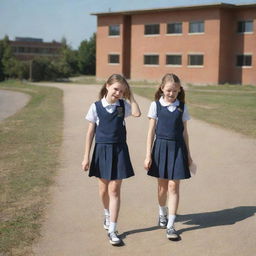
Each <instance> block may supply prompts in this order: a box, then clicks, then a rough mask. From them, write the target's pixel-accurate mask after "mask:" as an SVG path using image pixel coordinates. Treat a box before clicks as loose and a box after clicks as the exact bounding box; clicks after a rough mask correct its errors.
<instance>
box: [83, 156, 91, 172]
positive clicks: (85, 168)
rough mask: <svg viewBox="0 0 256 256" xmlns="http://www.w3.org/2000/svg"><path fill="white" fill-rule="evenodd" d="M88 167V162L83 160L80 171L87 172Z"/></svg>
mask: <svg viewBox="0 0 256 256" xmlns="http://www.w3.org/2000/svg"><path fill="white" fill-rule="evenodd" d="M89 165H90V162H89V160H88V159H84V160H83V162H82V170H83V171H85V172H86V171H88V169H89Z"/></svg>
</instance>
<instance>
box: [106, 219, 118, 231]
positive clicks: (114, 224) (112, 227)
mask: <svg viewBox="0 0 256 256" xmlns="http://www.w3.org/2000/svg"><path fill="white" fill-rule="evenodd" d="M116 226H117V223H116V222H111V221H110V224H109V228H108V233H112V232H115V231H116Z"/></svg>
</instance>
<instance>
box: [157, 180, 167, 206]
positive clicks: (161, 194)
mask: <svg viewBox="0 0 256 256" xmlns="http://www.w3.org/2000/svg"><path fill="white" fill-rule="evenodd" d="M168 181H169V180H166V179H158V203H159V206H162V207H163V206H165V205H166V200H167V192H168Z"/></svg>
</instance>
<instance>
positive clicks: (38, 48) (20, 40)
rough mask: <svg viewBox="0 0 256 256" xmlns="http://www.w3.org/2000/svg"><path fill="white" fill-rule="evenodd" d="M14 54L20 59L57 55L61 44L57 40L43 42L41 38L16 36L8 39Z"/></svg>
mask: <svg viewBox="0 0 256 256" xmlns="http://www.w3.org/2000/svg"><path fill="white" fill-rule="evenodd" d="M9 42H10V45H11V47H12V51H13V54H14V56H15V57H16V58H17V59H19V60H22V61H26V60H32V59H34V58H36V57H53V58H55V57H58V56H59V49H60V48H61V46H62V44H61V43H58V42H55V41H53V42H43V39H41V38H31V37H16V38H15V41H11V40H10V41H9Z"/></svg>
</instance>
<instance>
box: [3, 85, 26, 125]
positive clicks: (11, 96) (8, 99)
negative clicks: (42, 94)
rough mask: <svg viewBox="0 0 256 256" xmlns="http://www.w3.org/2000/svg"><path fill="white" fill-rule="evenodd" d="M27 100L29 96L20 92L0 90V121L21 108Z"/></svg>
mask: <svg viewBox="0 0 256 256" xmlns="http://www.w3.org/2000/svg"><path fill="white" fill-rule="evenodd" d="M29 99H30V96H29V95H27V94H25V93H22V92H14V91H8V90H0V121H2V120H4V119H5V118H7V117H9V116H11V115H13V114H15V113H16V112H17V111H19V110H20V109H21V108H23V107H24V106H25V105H26V104H27V103H28V101H29Z"/></svg>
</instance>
